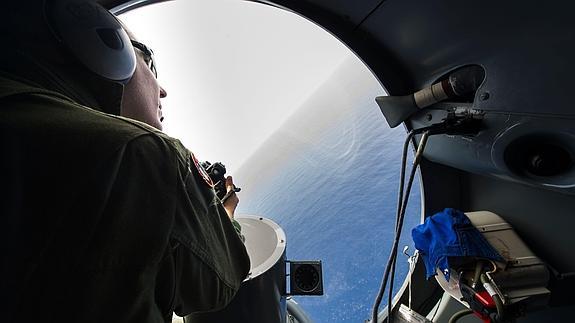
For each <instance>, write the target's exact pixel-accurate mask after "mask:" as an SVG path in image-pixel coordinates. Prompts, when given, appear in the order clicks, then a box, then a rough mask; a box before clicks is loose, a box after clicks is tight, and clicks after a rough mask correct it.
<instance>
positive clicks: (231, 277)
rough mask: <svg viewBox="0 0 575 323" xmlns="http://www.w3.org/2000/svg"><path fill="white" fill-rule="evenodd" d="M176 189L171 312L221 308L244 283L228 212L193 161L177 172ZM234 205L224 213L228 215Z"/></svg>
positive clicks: (244, 259) (245, 265) (242, 253)
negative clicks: (177, 185)
mask: <svg viewBox="0 0 575 323" xmlns="http://www.w3.org/2000/svg"><path fill="white" fill-rule="evenodd" d="M180 183H181V187H180V189H179V190H178V201H177V204H178V207H177V211H176V218H175V223H174V232H173V237H174V239H175V241H176V245H175V247H174V249H173V256H174V261H175V272H176V284H177V286H176V295H175V299H174V310H175V312H176V314H178V315H180V316H183V315H187V314H190V313H194V312H205V311H214V310H217V309H220V308H223V307H225V306H226V305H227V304H228V303H229V302H230V301H231V300H232V298H233V296H234V295H235V293H236V292H237V290H238V289H239V287H240V284H241V282H242V281H243V280H244V279H245V278H246V276H247V274H248V272H249V268H250V263H249V257H248V255H247V252H246V249H245V247H244V245H243V242H242V240H241V239H240V236H239V235H238V234H237V232H236V228H235V227H234V225H233V224H232V221H231V219H230V217H229V215H228V211H226V208H224V206H223V205H222V204H221V203H220V201H219V199H218V198H217V196H216V195H215V192H214V190H213V189H212V187H211V186H210V185H209V183H208V182H207V181H206V180H205V179H204V177H203V176H202V174H201V173H200V171H199V170H198V169H197V166H196V165H195V163H194V161H193V160H191V159H188V160H187V161H186V165H185V167H184V168H182V171H181V178H180ZM235 199H237V197H236V198H235ZM232 202H233V201H232ZM236 205H237V202H235V204H234V205H233V207H232V208H228V209H230V210H231V211H232V212H231V214H232V215H233V210H234V209H235V206H236ZM228 206H229V205H228Z"/></svg>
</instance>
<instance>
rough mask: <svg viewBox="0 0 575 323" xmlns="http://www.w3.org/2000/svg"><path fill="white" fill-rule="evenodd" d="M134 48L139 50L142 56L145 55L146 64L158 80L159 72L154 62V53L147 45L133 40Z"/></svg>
mask: <svg viewBox="0 0 575 323" xmlns="http://www.w3.org/2000/svg"><path fill="white" fill-rule="evenodd" d="M131 42H132V46H134V48H137V49H138V50H139V51H140V52H142V54H144V62H145V63H146V65H148V68H149V69H150V70H151V71H152V73H154V76H155V77H156V78H158V71H156V64H155V62H154V52H153V51H152V50H151V49H150V48H149V47H148V46H146V45H144V44H142V43H140V42H139V41H136V40H131Z"/></svg>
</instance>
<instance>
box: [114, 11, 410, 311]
mask: <svg viewBox="0 0 575 323" xmlns="http://www.w3.org/2000/svg"><path fill="white" fill-rule="evenodd" d="M121 19H122V20H123V21H124V22H125V23H126V24H127V25H128V26H129V27H130V29H131V30H132V31H133V32H134V34H136V36H137V37H138V41H140V42H142V43H144V44H146V45H147V46H148V47H150V48H152V49H153V51H154V54H155V60H156V63H157V64H156V66H157V69H158V75H159V82H160V84H162V86H163V87H164V88H165V89H166V90H167V92H168V96H167V98H165V99H164V100H163V104H162V105H163V111H164V116H165V117H166V119H165V122H164V131H165V132H166V133H168V134H169V135H171V136H173V137H176V138H179V139H181V140H182V142H183V143H184V144H185V145H186V146H187V147H188V148H190V149H191V150H192V151H194V153H195V155H196V156H197V157H198V158H199V159H201V160H208V161H210V162H216V161H221V162H222V163H223V164H225V165H226V166H227V170H228V174H230V175H233V176H234V181H235V182H236V183H237V185H238V186H240V187H241V188H242V191H241V192H240V195H239V197H240V200H241V202H240V205H239V208H238V211H237V212H238V214H255V215H260V216H264V217H268V218H270V219H272V220H274V221H275V222H277V223H278V224H279V225H280V226H281V227H282V228H283V229H284V231H285V232H286V235H287V258H288V259H293V260H316V259H319V260H322V263H323V274H324V275H323V278H324V292H325V295H324V296H319V297H312V296H308V297H296V298H295V299H296V300H297V302H298V303H299V304H300V305H301V306H302V308H303V309H304V310H305V311H306V312H307V314H308V315H309V316H310V317H311V318H312V320H314V321H316V322H358V321H363V320H365V319H367V318H368V317H369V315H370V312H371V307H372V305H373V302H374V299H375V296H376V293H377V290H378V288H379V283H380V280H381V276H382V274H383V270H384V267H385V263H386V261H387V258H388V253H389V250H390V248H391V244H392V238H393V231H394V221H395V212H396V211H395V210H396V199H397V197H396V196H397V195H396V194H397V186H398V178H399V168H400V161H401V149H402V145H403V140H404V138H405V131H404V130H403V128H402V127H398V128H396V129H393V130H392V129H389V127H388V126H387V124H386V121H385V119H384V117H383V115H382V114H381V112H380V111H379V108H378V106H377V104H376V103H375V101H374V98H375V97H376V96H378V95H382V94H383V93H385V90H384V89H383V88H382V87H381V86H380V84H379V83H378V82H377V80H376V79H375V77H374V76H373V75H372V74H371V72H370V71H369V70H368V69H367V68H366V67H365V65H364V64H363V63H362V62H361V61H360V60H359V59H358V58H357V57H356V56H355V55H354V54H353V53H352V52H351V51H350V50H349V49H347V48H346V47H345V46H344V45H342V44H341V43H340V42H339V41H338V40H337V39H335V38H334V37H333V36H332V35H330V34H329V33H327V32H326V31H325V30H323V29H321V28H320V27H318V26H316V25H314V24H313V23H311V22H309V21H307V20H305V19H303V18H301V17H299V16H297V15H296V14H293V13H289V12H286V11H284V10H280V9H277V8H274V7H271V6H266V5H262V4H257V3H252V2H243V1H229V0H228V1H225V0H218V1H214V0H203V1H189V0H186V1H183V0H180V1H168V2H165V3H159V4H154V5H151V6H146V7H142V8H139V9H135V10H132V11H130V12H128V13H126V14H123V15H122V16H121ZM420 218H421V215H420V193H419V184H418V183H415V184H414V188H413V191H412V195H411V202H410V206H409V208H408V212H407V215H406V219H405V221H406V222H405V225H404V232H403V239H402V241H401V244H400V250H401V249H402V248H403V246H404V245H410V246H412V243H411V238H410V237H411V234H410V230H411V228H412V227H414V226H415V225H416V224H418V223H419V222H420ZM410 251H411V252H412V251H413V247H411V248H410ZM407 270H408V265H407V258H406V257H404V256H402V255H399V256H398V267H397V273H396V279H395V286H394V287H395V288H394V289H395V290H396V291H397V290H399V288H400V287H401V285H402V283H403V282H404V280H405V277H406V274H407ZM385 299H387V297H386V298H385ZM385 305H386V301H385V300H384V302H383V303H382V306H381V307H380V309H381V310H383V308H384V307H385Z"/></svg>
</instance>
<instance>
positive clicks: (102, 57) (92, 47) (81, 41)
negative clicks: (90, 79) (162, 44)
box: [43, 0, 136, 84]
mask: <svg viewBox="0 0 575 323" xmlns="http://www.w3.org/2000/svg"><path fill="white" fill-rule="evenodd" d="M43 11H44V17H45V20H46V22H47V24H48V27H49V28H50V30H51V31H52V33H53V35H54V36H55V37H56V39H58V40H59V41H60V43H61V44H62V45H63V46H64V47H65V48H67V49H68V50H69V51H70V53H71V54H72V55H73V56H74V57H75V58H76V59H78V61H79V62H80V63H81V64H82V65H84V66H85V67H86V68H87V69H88V70H89V71H91V72H92V73H94V74H96V75H98V76H100V77H102V78H104V79H105V80H108V81H113V82H118V83H122V84H125V83H127V82H128V81H129V80H130V78H131V77H132V75H133V74H134V71H135V70H136V54H135V52H134V48H133V47H132V45H131V41H130V37H129V36H128V34H127V33H126V31H125V30H124V28H123V27H122V25H121V24H120V22H119V21H118V19H117V18H116V17H115V16H114V15H113V14H112V13H110V12H109V11H108V10H106V9H105V8H104V7H102V6H101V5H100V4H98V3H96V2H95V1H93V0H43Z"/></svg>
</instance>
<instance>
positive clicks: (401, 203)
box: [371, 129, 428, 323]
mask: <svg viewBox="0 0 575 323" xmlns="http://www.w3.org/2000/svg"><path fill="white" fill-rule="evenodd" d="M426 130H427V129H417V130H414V131H411V132H410V133H409V134H408V136H407V138H406V140H405V143H404V150H403V156H402V165H401V166H402V167H401V175H400V188H399V194H398V209H397V217H396V222H395V223H396V226H395V236H394V241H393V246H392V250H391V252H390V255H389V259H388V261H387V265H386V268H385V272H384V275H383V278H382V281H381V286H380V289H379V292H378V294H377V297H376V300H375V304H374V306H373V309H372V313H371V316H372V319H371V320H372V322H373V323H376V322H377V314H378V312H379V305H380V304H381V300H382V299H383V294H384V293H385V289H386V286H387V282H388V281H389V277H390V273H391V272H393V275H395V262H396V255H397V247H398V245H399V239H400V237H401V230H402V227H403V218H404V216H405V210H406V206H407V202H408V201H409V192H410V191H411V186H412V185H413V180H414V178H415V172H416V170H417V166H418V164H419V160H420V158H421V154H422V153H423V148H424V147H425V144H426V141H427V137H428V133H425V134H424V135H423V137H422V141H421V143H420V145H419V147H418V152H417V154H416V156H415V160H414V162H413V167H412V169H411V174H410V176H409V180H408V184H407V189H406V192H407V193H406V196H405V198H404V197H403V186H404V185H403V184H404V181H405V168H406V163H407V162H406V160H407V149H408V147H409V143H410V141H411V139H412V138H413V136H414V135H415V134H417V133H420V132H424V131H426ZM392 267H393V268H392ZM390 285H391V286H393V282H391V283H390ZM392 293H393V291H391V290H390V298H391V295H392ZM391 305H392V304H391V301H389V303H388V304H387V308H388V321H389V318H390V313H391Z"/></svg>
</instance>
